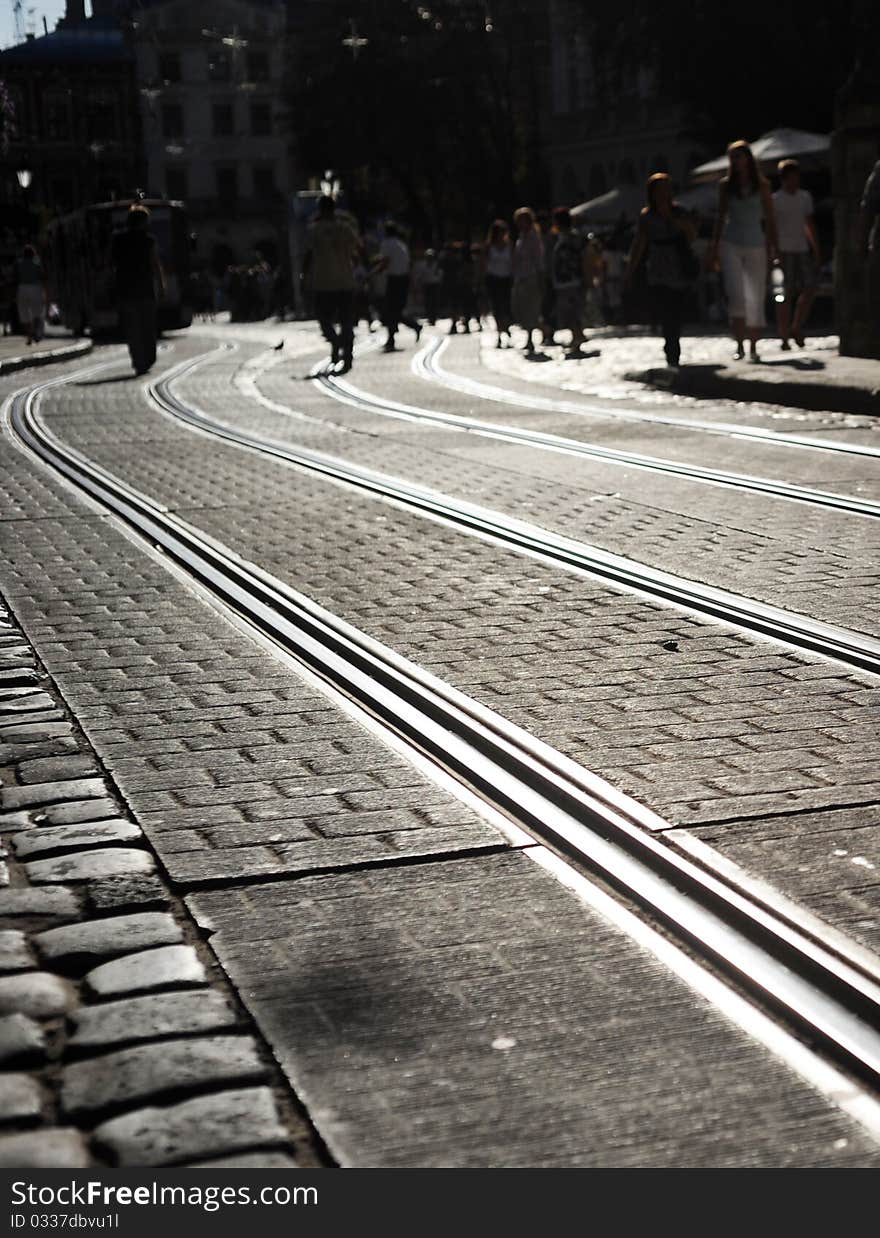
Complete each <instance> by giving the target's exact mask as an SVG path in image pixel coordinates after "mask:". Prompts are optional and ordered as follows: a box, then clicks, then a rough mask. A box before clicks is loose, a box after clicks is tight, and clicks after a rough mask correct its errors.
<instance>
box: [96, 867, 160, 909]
mask: <svg viewBox="0 0 880 1238" xmlns="http://www.w3.org/2000/svg"><path fill="white" fill-rule="evenodd" d="M84 894H85V903H86V907H87V908H88V909H89V910H90V911H92V912H102V911H119V912H121V911H126V910H135V909H138V910H141V911H153V910H160V909H161V908H163V907H167V906H168V905H169V904H170V902H171V897H170V895H169V893H168V891H167V889H166V888H165V886H164V885H163V884H162V882H161V881H160V880H159V878H158V877H152V876H138V877H104V878H102V879H101V880H100V881H89V882H88V884H87V885H86V886H85V888H84Z"/></svg>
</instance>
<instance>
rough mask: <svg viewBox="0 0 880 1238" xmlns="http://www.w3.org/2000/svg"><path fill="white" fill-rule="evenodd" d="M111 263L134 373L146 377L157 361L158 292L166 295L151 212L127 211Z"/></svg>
mask: <svg viewBox="0 0 880 1238" xmlns="http://www.w3.org/2000/svg"><path fill="white" fill-rule="evenodd" d="M110 261H111V265H112V267H113V273H114V278H115V284H116V301H117V304H118V306H119V321H120V324H121V326H122V330H123V333H124V335H125V340H126V343H127V344H128V352H129V356H130V357H131V364H132V366H133V367H134V372H135V374H146V372H147V370H149V369H150V367H151V366H152V365H153V363H154V362H155V360H156V332H157V327H156V292H157V288H158V290H159V291H160V292H162V293H164V291H165V276H164V274H163V272H162V266H161V263H160V262H159V252H158V249H157V248H156V238H155V237H154V236H153V234H152V232H150V212H149V211H148V210H147V208H146V207H145V206H142V205H141V204H140V203H139V202H136V203H134V205H133V206H130V207H129V208H128V215H127V217H126V227H125V228H123V229H122V230H121V231H119V232H115V233H114V234H113V237H112V239H111V253H110Z"/></svg>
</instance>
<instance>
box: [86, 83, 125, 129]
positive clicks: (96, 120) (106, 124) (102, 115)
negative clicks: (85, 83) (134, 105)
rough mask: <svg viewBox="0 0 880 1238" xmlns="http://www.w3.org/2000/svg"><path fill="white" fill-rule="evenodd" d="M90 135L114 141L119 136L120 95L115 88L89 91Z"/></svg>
mask: <svg viewBox="0 0 880 1238" xmlns="http://www.w3.org/2000/svg"><path fill="white" fill-rule="evenodd" d="M88 106H89V137H90V138H91V139H93V140H96V141H104V142H112V141H115V140H116V139H117V138H118V137H119V116H120V112H121V108H120V102H119V96H118V94H117V93H116V91H114V90H102V89H100V88H99V89H94V90H91V91H90V92H89V105H88Z"/></svg>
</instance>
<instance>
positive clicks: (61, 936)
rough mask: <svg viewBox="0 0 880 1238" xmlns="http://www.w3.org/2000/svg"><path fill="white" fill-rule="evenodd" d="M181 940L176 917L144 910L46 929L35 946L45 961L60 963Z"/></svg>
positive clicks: (105, 956) (125, 952)
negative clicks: (59, 961) (63, 960)
mask: <svg viewBox="0 0 880 1238" xmlns="http://www.w3.org/2000/svg"><path fill="white" fill-rule="evenodd" d="M182 940H183V933H182V932H181V930H180V926H179V925H178V924H177V923H176V922H175V920H174V918H173V916H170V915H169V914H168V913H167V912H164V911H143V912H135V913H134V914H133V915H129V916H110V917H108V918H107V919H105V920H90V921H88V922H87V923H85V924H66V925H64V926H63V927H62V928H52V929H46V930H44V931H43V932H42V933H37V934H36V936H35V938H34V943H35V945H36V947H37V949H38V950H39V952H40V954H41V955H42V956H43V958H45V959H52V960H56V961H57V960H61V959H71V958H82V957H91V958H93V959H98V958H113V957H115V956H117V955H120V954H133V953H134V952H135V951H137V950H146V949H148V948H150V947H152V946H164V945H170V944H172V943H173V944H176V943H177V942H179V941H182Z"/></svg>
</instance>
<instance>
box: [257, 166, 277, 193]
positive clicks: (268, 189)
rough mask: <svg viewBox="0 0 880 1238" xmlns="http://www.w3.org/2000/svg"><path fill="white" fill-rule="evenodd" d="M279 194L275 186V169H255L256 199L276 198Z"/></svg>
mask: <svg viewBox="0 0 880 1238" xmlns="http://www.w3.org/2000/svg"><path fill="white" fill-rule="evenodd" d="M277 192H278V189H277V186H276V184H275V169H274V168H272V167H268V168H254V197H255V198H274V197H275V195H276V193H277Z"/></svg>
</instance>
